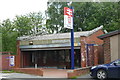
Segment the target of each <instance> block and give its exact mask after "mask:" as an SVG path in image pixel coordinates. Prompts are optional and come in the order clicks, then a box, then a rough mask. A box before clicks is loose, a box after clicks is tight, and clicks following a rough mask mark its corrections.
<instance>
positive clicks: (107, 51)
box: [103, 37, 111, 63]
mask: <svg viewBox="0 0 120 80" xmlns="http://www.w3.org/2000/svg"><path fill="white" fill-rule="evenodd" d="M103 47H104V63H109V62H110V61H111V54H110V37H107V38H104V45H103Z"/></svg>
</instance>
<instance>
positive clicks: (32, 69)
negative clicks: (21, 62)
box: [13, 68, 43, 76]
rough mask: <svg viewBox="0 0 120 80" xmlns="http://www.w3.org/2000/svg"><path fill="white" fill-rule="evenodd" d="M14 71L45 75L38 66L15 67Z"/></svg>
mask: <svg viewBox="0 0 120 80" xmlns="http://www.w3.org/2000/svg"><path fill="white" fill-rule="evenodd" d="M13 70H14V71H17V72H23V73H27V74H33V75H39V76H43V70H42V69H40V68H38V69H35V68H14V69H13Z"/></svg>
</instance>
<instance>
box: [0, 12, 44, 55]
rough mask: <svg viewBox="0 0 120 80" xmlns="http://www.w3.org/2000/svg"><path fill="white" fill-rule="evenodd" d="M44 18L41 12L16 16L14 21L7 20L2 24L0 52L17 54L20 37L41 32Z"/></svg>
mask: <svg viewBox="0 0 120 80" xmlns="http://www.w3.org/2000/svg"><path fill="white" fill-rule="evenodd" d="M42 20H43V16H42V14H41V13H40V12H38V13H29V14H27V15H21V16H16V18H15V19H14V20H13V21H10V20H9V19H6V20H4V21H2V22H1V23H0V44H1V45H0V48H1V49H0V50H2V51H3V52H13V54H15V53H16V50H17V49H16V40H17V37H19V36H24V35H31V34H36V33H37V32H39V31H40V30H41V27H42Z"/></svg>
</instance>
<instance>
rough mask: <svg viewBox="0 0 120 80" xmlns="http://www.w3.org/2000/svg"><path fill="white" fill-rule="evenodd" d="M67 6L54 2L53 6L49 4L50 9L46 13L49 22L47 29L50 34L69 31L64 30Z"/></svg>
mask: <svg viewBox="0 0 120 80" xmlns="http://www.w3.org/2000/svg"><path fill="white" fill-rule="evenodd" d="M65 6H67V4H66V3H64V2H53V3H52V4H51V3H50V2H49V3H48V9H47V11H46V14H47V18H48V19H47V21H46V28H47V29H48V30H49V33H61V32H66V31H68V29H64V28H63V27H64V26H63V24H64V15H63V14H64V11H63V9H64V7H65Z"/></svg>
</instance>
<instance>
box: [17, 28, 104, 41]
mask: <svg viewBox="0 0 120 80" xmlns="http://www.w3.org/2000/svg"><path fill="white" fill-rule="evenodd" d="M102 28H103V26H100V27H97V28H95V29H93V30H90V31H81V32H74V37H75V38H76V37H80V36H89V35H91V34H93V33H95V32H97V31H98V30H100V29H102ZM63 38H70V33H58V34H48V35H38V36H22V37H18V38H17V40H48V39H63Z"/></svg>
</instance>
